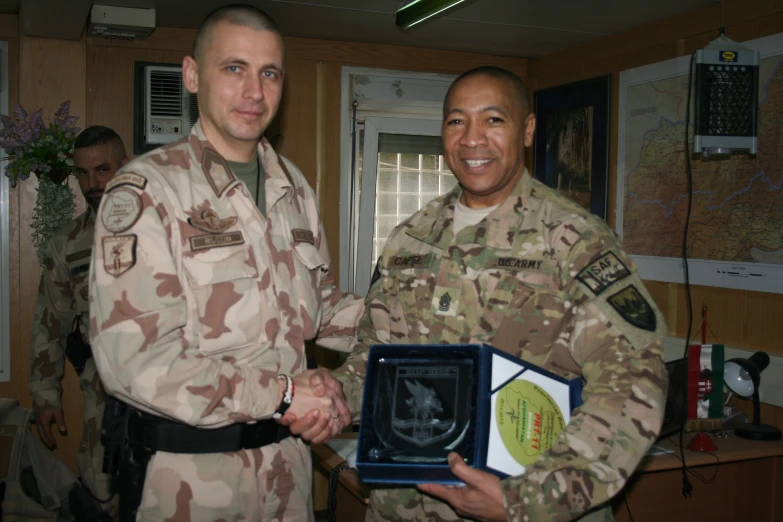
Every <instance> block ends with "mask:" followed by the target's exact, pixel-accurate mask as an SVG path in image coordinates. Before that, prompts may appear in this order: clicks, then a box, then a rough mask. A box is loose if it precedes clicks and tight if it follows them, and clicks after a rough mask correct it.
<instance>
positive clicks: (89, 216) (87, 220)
mask: <svg viewBox="0 0 783 522" xmlns="http://www.w3.org/2000/svg"><path fill="white" fill-rule="evenodd" d="M90 226H95V211H94V210H93V209H92V207H91V206H90V205H87V211H86V212H85V213H84V222H83V224H82V228H83V229H85V230H86V229H87V227H90Z"/></svg>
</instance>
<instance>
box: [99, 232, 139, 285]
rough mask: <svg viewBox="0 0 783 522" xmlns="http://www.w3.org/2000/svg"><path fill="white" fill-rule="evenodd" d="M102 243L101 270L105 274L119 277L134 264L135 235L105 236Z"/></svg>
mask: <svg viewBox="0 0 783 522" xmlns="http://www.w3.org/2000/svg"><path fill="white" fill-rule="evenodd" d="M102 242H103V268H104V269H105V270H106V273H107V274H110V275H113V276H114V277H120V276H121V275H122V274H124V273H125V272H127V271H128V270H130V269H131V268H133V265H135V264H136V234H131V235H128V236H105V237H104V238H103V239H102Z"/></svg>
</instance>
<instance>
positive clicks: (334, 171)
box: [321, 63, 348, 278]
mask: <svg viewBox="0 0 783 522" xmlns="http://www.w3.org/2000/svg"><path fill="white" fill-rule="evenodd" d="M341 69H342V67H341V66H340V64H337V63H326V81H325V82H324V83H325V88H326V93H325V96H326V119H327V121H329V122H330V123H329V132H328V133H327V135H326V143H325V149H324V170H325V171H324V180H323V184H324V187H323V198H324V201H326V202H329V204H328V206H327V205H325V206H324V207H322V208H321V220H322V221H323V223H324V228H325V229H326V240H327V241H328V242H329V252H330V254H331V257H332V264H333V265H334V267H335V268H334V270H335V278H337V277H338V274H339V270H338V269H337V267H339V266H340V213H341V212H347V211H348V209H344V208H341V207H340V132H339V129H340V117H341V115H342V108H341V107H340V103H341V101H340V82H341V76H342V70H341ZM335 129H337V131H335Z"/></svg>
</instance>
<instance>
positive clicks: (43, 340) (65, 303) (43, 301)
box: [30, 235, 76, 409]
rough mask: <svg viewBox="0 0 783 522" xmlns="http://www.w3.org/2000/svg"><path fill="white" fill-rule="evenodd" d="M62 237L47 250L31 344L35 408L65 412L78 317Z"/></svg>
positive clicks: (31, 381)
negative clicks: (68, 351) (70, 339)
mask: <svg viewBox="0 0 783 522" xmlns="http://www.w3.org/2000/svg"><path fill="white" fill-rule="evenodd" d="M58 237H59V235H58V236H55V238H54V239H53V240H52V241H50V243H49V245H48V246H47V256H46V260H45V262H44V267H43V270H42V272H41V280H40V283H39V285H38V297H37V298H36V301H35V315H34V317H33V332H32V338H31V340H30V395H31V396H32V399H33V408H34V409H41V408H44V407H49V406H51V407H55V408H62V402H61V398H62V386H61V384H60V382H61V381H62V378H63V369H64V364H65V339H66V337H67V336H68V334H69V333H70V328H71V325H72V323H73V319H74V316H75V313H76V312H75V307H74V297H73V287H72V285H71V279H70V273H69V271H68V265H67V264H66V262H65V259H64V258H63V255H62V250H63V244H62V241H59V240H58Z"/></svg>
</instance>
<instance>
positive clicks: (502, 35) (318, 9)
mask: <svg viewBox="0 0 783 522" xmlns="http://www.w3.org/2000/svg"><path fill="white" fill-rule="evenodd" d="M26 1H29V0H26ZM68 1H70V0H68ZM246 1H248V3H251V4H254V5H257V6H258V7H260V8H262V9H264V10H265V11H267V12H268V13H269V14H270V15H271V16H272V17H273V18H274V19H275V20H276V21H277V22H278V24H279V25H280V29H281V31H282V32H283V34H284V35H286V36H291V37H299V38H319V39H327V40H344V41H352V42H368V43H378V44H390V45H402V46H410V47H425V48H432V49H445V50H454V51H468V52H477V53H488V54H497V55H501V56H515V57H522V58H529V57H533V56H539V55H542V54H547V53H550V52H553V51H556V50H560V49H564V48H567V47H570V46H573V45H578V44H581V43H584V42H587V41H589V40H592V39H596V38H600V37H602V36H604V35H609V34H614V33H617V32H621V31H624V30H627V29H630V28H633V27H635V26H639V25H642V24H644V23H647V22H652V21H655V20H660V19H664V18H667V17H670V16H674V15H677V14H680V13H684V12H687V11H691V10H694V9H698V8H700V7H704V6H706V5H710V4H713V3H715V2H716V0H656V1H654V2H653V1H650V0H590V1H585V0H467V1H466V2H465V3H464V4H462V5H460V6H459V7H458V8H456V9H454V10H452V11H450V12H449V13H448V14H447V15H446V16H442V17H439V18H436V19H433V20H430V21H427V22H425V23H423V24H420V25H418V26H416V27H414V28H412V29H410V30H408V31H402V30H400V29H398V28H397V27H396V26H395V24H394V11H395V10H396V9H397V8H398V7H400V6H401V5H403V3H404V2H403V1H402V0H246ZM227 2H228V0H94V3H96V4H103V5H117V6H122V7H139V8H150V7H154V8H155V9H156V25H157V26H158V27H175V28H190V29H195V28H197V27H198V25H199V23H200V22H201V20H202V19H203V18H204V17H205V16H206V15H207V14H208V13H209V12H210V11H211V10H213V9H215V8H217V7H219V6H221V5H225V4H226V3H227ZM18 3H19V2H18V0H0V12H14V11H15V10H16V9H18ZM4 10H6V11H4ZM82 27H83V25H82Z"/></svg>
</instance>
